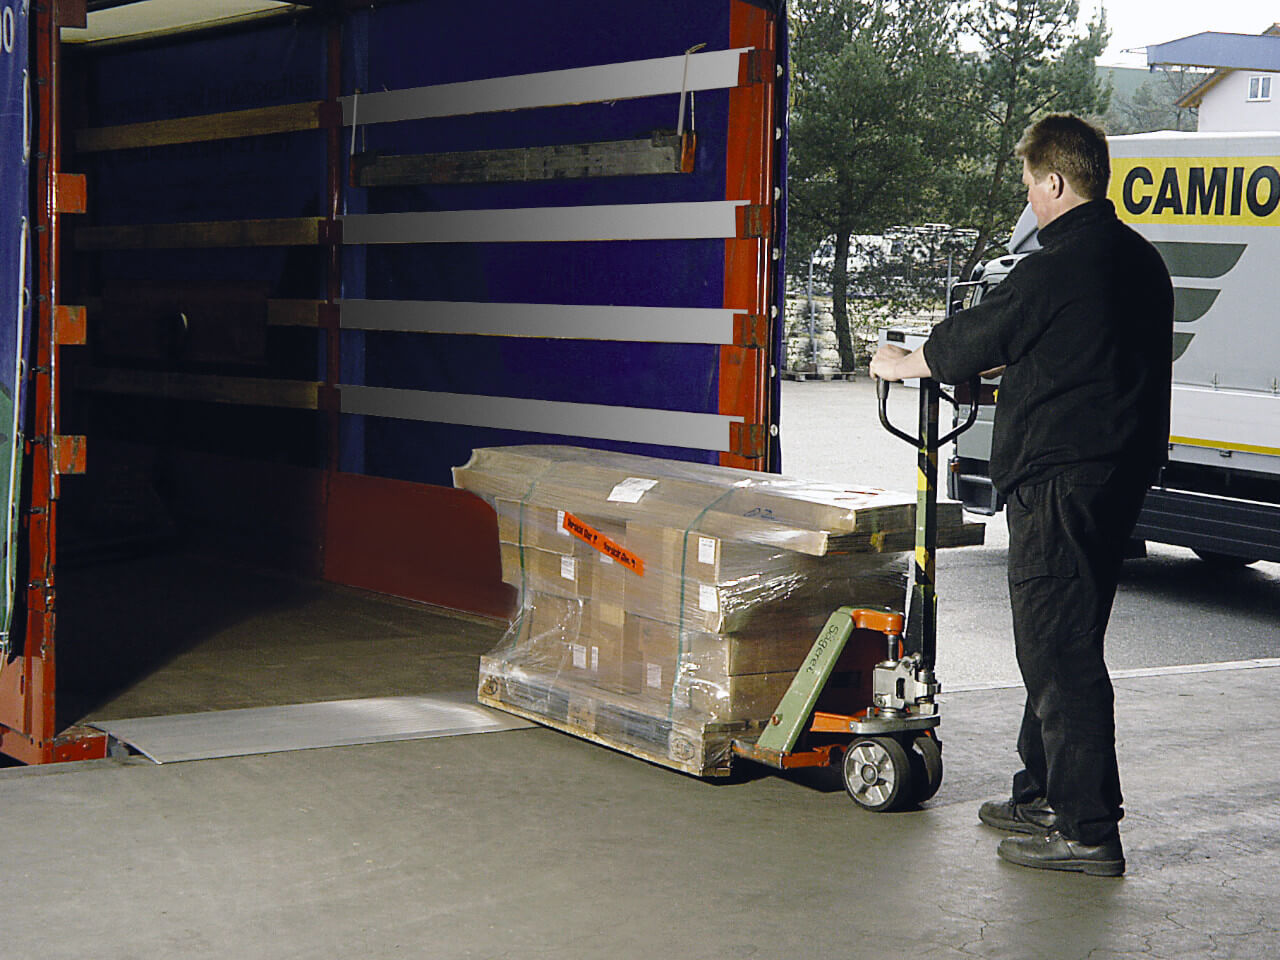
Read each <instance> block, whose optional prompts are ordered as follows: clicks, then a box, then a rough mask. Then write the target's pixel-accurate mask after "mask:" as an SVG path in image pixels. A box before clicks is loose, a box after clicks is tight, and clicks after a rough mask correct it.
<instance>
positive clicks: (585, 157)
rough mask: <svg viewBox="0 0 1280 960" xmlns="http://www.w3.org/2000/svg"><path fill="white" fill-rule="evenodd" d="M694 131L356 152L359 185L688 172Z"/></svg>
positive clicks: (356, 183)
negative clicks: (446, 150) (501, 146)
mask: <svg viewBox="0 0 1280 960" xmlns="http://www.w3.org/2000/svg"><path fill="white" fill-rule="evenodd" d="M694 155H695V145H694V135H693V134H692V133H686V134H684V136H683V138H681V137H678V136H676V135H675V134H668V133H655V134H654V135H653V136H651V137H646V138H645V139H643V140H609V141H601V142H598V143H564V144H556V145H553V146H541V147H519V148H514V149H507V150H466V151H458V152H453V153H419V154H405V155H391V156H382V155H379V154H376V153H368V154H357V155H356V156H355V157H353V158H352V166H351V180H352V184H353V185H354V186H357V187H395V186H414V185H418V184H445V183H525V182H530V181H536V180H567V179H586V178H592V177H634V176H650V175H656V174H679V173H692V172H693V164H694Z"/></svg>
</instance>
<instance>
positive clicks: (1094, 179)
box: [1014, 113, 1111, 200]
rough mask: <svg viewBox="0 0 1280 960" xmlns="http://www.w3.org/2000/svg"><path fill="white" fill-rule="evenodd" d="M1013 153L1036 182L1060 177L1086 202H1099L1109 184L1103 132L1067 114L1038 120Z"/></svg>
mask: <svg viewBox="0 0 1280 960" xmlns="http://www.w3.org/2000/svg"><path fill="white" fill-rule="evenodd" d="M1014 152H1015V153H1016V154H1017V155H1018V156H1019V157H1021V158H1022V159H1023V160H1025V161H1026V162H1027V169H1028V170H1030V171H1031V174H1032V176H1034V177H1035V178H1036V179H1037V180H1043V179H1044V178H1045V176H1047V175H1048V174H1050V173H1056V174H1059V175H1060V176H1062V177H1063V178H1064V179H1065V180H1066V181H1067V183H1069V184H1070V185H1071V189H1072V190H1074V191H1075V192H1076V193H1077V194H1079V195H1080V196H1081V197H1083V198H1084V199H1086V200H1101V199H1102V198H1103V197H1105V196H1106V195H1107V184H1108V183H1110V181H1111V152H1110V151H1109V150H1108V149H1107V135H1106V134H1105V133H1103V132H1102V129H1101V128H1099V127H1096V126H1094V125H1093V124H1092V123H1089V122H1088V121H1087V120H1082V119H1080V118H1079V117H1077V116H1074V115H1073V114H1070V113H1051V114H1049V115H1048V116H1047V117H1041V118H1040V119H1039V120H1037V121H1036V122H1035V123H1033V124H1032V125H1031V126H1029V127H1027V129H1026V131H1025V132H1024V133H1023V134H1022V139H1021V140H1019V141H1018V145H1017V146H1016V147H1015V148H1014Z"/></svg>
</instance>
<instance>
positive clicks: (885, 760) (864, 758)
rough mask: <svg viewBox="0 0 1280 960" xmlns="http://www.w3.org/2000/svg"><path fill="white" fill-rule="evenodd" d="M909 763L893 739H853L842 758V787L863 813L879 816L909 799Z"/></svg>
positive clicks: (905, 752) (905, 754)
mask: <svg viewBox="0 0 1280 960" xmlns="http://www.w3.org/2000/svg"><path fill="white" fill-rule="evenodd" d="M911 779H912V778H911V761H910V759H909V758H908V757H907V751H906V749H905V748H904V747H903V746H902V744H900V743H899V742H898V741H897V740H895V739H894V738H893V737H869V738H867V739H865V740H857V741H855V742H854V743H853V745H852V746H850V747H849V751H848V753H846V754H845V755H844V788H845V790H847V791H848V792H849V796H850V797H852V798H853V802H854V803H856V804H857V805H858V806H860V807H862V808H863V809H864V810H870V811H871V812H872V813H882V812H884V811H886V810H896V809H898V808H899V807H901V806H903V805H904V804H906V803H907V802H908V801H910V800H912V799H913V797H912V792H911Z"/></svg>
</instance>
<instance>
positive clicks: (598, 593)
mask: <svg viewBox="0 0 1280 960" xmlns="http://www.w3.org/2000/svg"><path fill="white" fill-rule="evenodd" d="M579 547H580V549H578V548H575V549H574V551H573V552H572V553H555V552H552V551H550V550H540V549H538V548H537V547H528V546H526V547H524V548H521V547H519V546H517V545H516V544H514V543H502V544H499V548H500V553H501V557H502V579H503V581H504V582H505V583H509V584H511V585H512V586H514V587H515V588H516V589H524V590H526V591H527V590H532V591H534V592H536V593H543V594H550V595H552V596H557V597H568V598H570V599H574V600H593V599H595V600H601V601H604V602H608V603H613V604H614V605H616V606H618V607H621V606H622V603H623V597H624V595H625V589H626V587H625V585H626V579H625V578H626V577H628V576H633V574H631V573H630V571H628V570H627V569H626V568H625V567H623V566H621V565H620V564H618V563H615V562H613V561H612V560H610V559H609V558H608V557H606V556H605V555H604V554H602V553H600V552H599V551H597V550H593V549H592V548H590V547H588V546H587V545H586V544H582V543H580V544H579Z"/></svg>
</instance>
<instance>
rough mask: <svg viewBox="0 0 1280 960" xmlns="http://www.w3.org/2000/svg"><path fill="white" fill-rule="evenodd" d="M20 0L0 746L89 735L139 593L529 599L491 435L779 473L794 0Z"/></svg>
mask: <svg viewBox="0 0 1280 960" xmlns="http://www.w3.org/2000/svg"><path fill="white" fill-rule="evenodd" d="M0 25H2V31H3V32H2V33H0V211H2V212H3V217H4V220H3V225H2V226H0V331H2V334H0V371H3V372H0V397H3V402H0V423H2V424H3V425H2V426H0V435H2V436H0V450H2V451H3V455H2V456H0V477H3V478H4V479H3V481H0V482H2V484H3V486H4V487H5V493H4V496H3V498H2V499H3V501H4V502H5V504H6V505H7V511H6V514H5V531H4V533H3V534H2V535H0V542H2V543H4V544H5V545H6V550H5V563H4V564H3V568H4V569H5V572H6V575H5V580H6V584H5V589H4V590H0V594H3V601H2V602H3V604H4V607H3V617H2V619H3V624H4V627H5V629H4V630H3V633H2V634H0V753H3V754H5V755H7V756H8V757H10V758H16V759H17V760H19V761H22V762H27V763H39V762H48V761H54V760H70V759H82V758H90V757H96V756H102V755H103V754H104V751H105V750H106V737H105V736H104V735H103V734H102V733H101V732H99V731H96V730H93V729H89V728H87V727H84V726H80V725H78V724H79V721H80V720H81V719H82V718H83V716H84V705H85V704H86V703H89V702H92V701H93V698H94V697H95V696H97V695H100V694H101V693H102V692H103V687H104V686H105V687H107V688H112V687H115V688H118V687H120V686H121V685H126V684H128V683H129V682H131V680H132V679H136V676H135V674H136V670H134V669H133V667H131V666H129V665H131V664H132V665H134V666H137V665H140V664H141V665H144V664H146V663H147V662H150V660H152V659H155V658H161V659H162V658H163V657H165V656H167V655H169V651H162V650H154V651H153V650H151V649H150V647H151V645H152V644H153V643H154V639H153V637H152V636H150V635H149V634H148V632H147V631H146V630H145V629H143V628H142V627H141V626H140V624H141V623H142V622H143V620H144V619H145V618H143V617H141V616H139V613H140V612H142V611H145V610H147V609H148V607H149V606H150V605H152V604H153V602H154V600H155V598H156V597H157V596H158V595H160V594H164V593H169V594H177V595H182V596H190V597H193V598H196V597H198V598H201V602H200V603H198V604H196V605H195V606H193V608H192V609H193V610H196V609H205V610H208V609H214V610H217V611H219V615H220V616H226V617H230V618H234V617H235V616H236V614H237V611H236V610H235V609H234V605H235V603H236V602H237V601H236V600H235V599H234V597H235V596H236V595H237V594H235V592H234V591H227V590H223V585H224V583H225V581H224V580H223V579H222V578H220V576H219V575H218V573H217V571H218V570H233V569H234V570H240V571H245V570H255V569H269V570H273V571H284V572H286V573H288V574H289V575H291V576H294V577H300V578H303V579H304V580H309V581H313V582H322V583H328V584H340V585H346V586H350V587H355V588H359V589H362V590H367V591H373V592H375V593H377V594H381V595H389V596H394V597H401V598H407V599H409V600H413V601H419V602H422V603H428V604H435V605H438V606H441V607H446V608H450V609H452V610H457V611H463V612H466V613H469V614H478V615H481V616H485V617H490V618H497V619H499V620H500V619H501V618H504V617H506V616H508V615H509V614H510V613H511V612H512V609H513V602H514V595H513V590H512V588H511V587H509V586H508V585H506V584H504V583H503V582H502V581H501V577H500V569H501V568H500V561H499V554H498V547H497V536H496V518H495V517H494V514H493V511H492V510H491V509H490V508H489V507H487V506H486V505H485V504H484V503H483V502H482V501H480V500H479V499H478V498H476V497H474V496H472V495H471V494H468V493H465V492H464V491H460V490H455V489H453V488H452V486H451V481H450V469H451V468H452V467H454V466H458V465H460V464H462V463H465V462H466V461H467V459H468V457H469V455H470V452H471V450H472V449H474V448H477V447H489V446H501V445H509V444H520V443H559V444H566V443H567V444H573V445H577V446H587V447H597V448H600V449H607V450H617V451H622V452H628V453H638V454H643V455H649V456H662V457H670V458H676V459H684V460H690V461H695V462H701V463H712V464H723V465H728V466H735V467H742V468H747V469H755V470H771V469H777V468H778V465H779V448H778V439H777V422H778V397H779V392H778V382H777V379H776V376H775V364H776V362H777V361H776V358H777V356H778V355H779V352H780V349H781V324H780V323H779V321H778V313H779V305H780V303H781V293H782V284H781V279H780V278H781V275H782V274H781V271H782V259H781V250H782V249H783V247H784V243H783V230H784V223H783V212H784V210H785V197H784V190H785V182H786V178H785V169H784V164H785V156H786V122H785V109H786V89H785V77H786V55H787V40H786V21H785V17H784V16H783V13H782V10H781V0H617V2H612V3H607V4H600V3H596V2H593V0H563V2H558V3H554V4H536V3H526V2H519V0H475V2H471V3H464V4H441V3H438V2H432V0H360V2H355V0H314V2H300V3H282V2H277V0H225V2H224V0H219V2H208V3H192V2H187V0H148V2H146V3H131V2H129V0H124V2H121V0H42V2H40V3H30V2H29V0H0ZM178 548H180V549H178ZM166 551H167V552H166ZM193 551H194V552H197V553H199V554H200V555H201V556H203V557H206V558H212V559H211V560H210V561H209V562H211V563H213V564H215V566H214V567H210V566H209V565H208V563H205V564H203V565H200V566H199V567H198V568H196V567H193V568H191V571H190V572H189V573H184V572H183V571H184V570H186V569H187V567H186V566H185V565H186V564H187V563H188V560H187V559H186V558H188V557H190V556H191V554H192V552H193ZM148 554H149V555H153V556H160V557H172V558H173V559H172V562H163V563H160V564H152V565H151V566H150V567H147V568H146V569H148V570H150V571H151V574H147V575H145V576H144V575H143V574H140V573H139V574H135V573H121V571H122V570H128V569H129V568H128V567H127V566H125V567H121V566H119V565H117V566H116V567H113V568H112V570H113V571H114V572H113V574H112V575H113V576H116V577H117V578H118V580H116V581H110V582H112V583H115V584H116V586H115V587H113V589H112V590H111V591H106V590H104V589H103V585H104V584H106V583H107V582H108V581H109V578H106V577H105V573H104V574H103V575H102V576H99V575H98V574H99V573H100V572H102V571H105V570H106V567H105V566H102V567H95V564H98V565H104V564H109V563H112V562H117V561H119V559H120V558H128V557H137V556H139V555H148ZM217 565H221V566H217ZM139 569H142V568H139ZM211 570H212V571H214V572H213V573H211V572H210V571H211ZM157 571H158V572H157ZM160 575H162V576H161V579H159V580H157V579H156V576H160ZM148 577H151V579H148ZM85 584H89V585H90V586H94V585H96V590H89V589H82V586H83V585H85ZM220 591H221V592H220ZM260 592H261V591H260ZM91 593H92V594H94V595H95V597H96V598H95V597H90V594H91ZM250 593H252V591H250ZM104 594H109V595H107V596H104ZM259 599H261V600H263V602H266V601H268V600H269V597H265V598H264V597H260V598H259ZM95 604H96V605H95ZM228 607H230V609H228ZM192 615H193V616H195V615H196V614H194V613H193V614H192ZM112 633H113V634H114V635H115V637H116V639H115V641H113V643H107V642H106V640H105V639H104V638H105V637H107V636H108V634H112ZM121 636H123V640H121ZM352 639H353V641H355V640H358V639H359V638H352ZM121 644H123V647H124V648H125V649H123V650H122V649H121ZM354 649H355V647H353V651H354ZM352 656H353V657H358V654H356V653H354V652H353V653H352ZM131 671H132V672H131ZM95 685H96V687H95Z"/></svg>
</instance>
